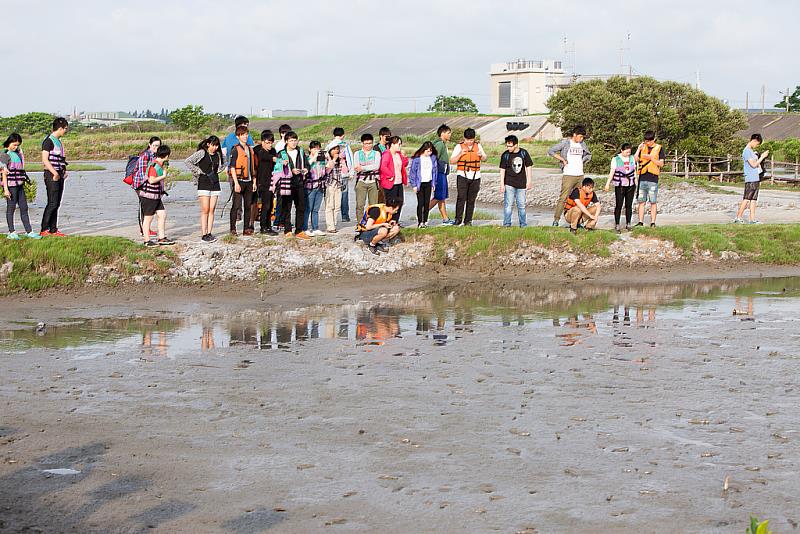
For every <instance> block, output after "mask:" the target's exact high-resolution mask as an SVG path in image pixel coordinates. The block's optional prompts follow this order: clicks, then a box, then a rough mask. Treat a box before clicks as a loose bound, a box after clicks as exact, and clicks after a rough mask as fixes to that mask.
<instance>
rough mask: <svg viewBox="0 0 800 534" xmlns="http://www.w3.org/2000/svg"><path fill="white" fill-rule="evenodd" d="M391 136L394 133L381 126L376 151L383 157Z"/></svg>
mask: <svg viewBox="0 0 800 534" xmlns="http://www.w3.org/2000/svg"><path fill="white" fill-rule="evenodd" d="M391 136H392V131H391V130H390V129H389V128H387V127H386V126H381V129H380V130H378V144H377V145H375V150H377V151H378V152H380V153H381V155H383V153H384V152H386V149H387V148H388V147H389V138H390V137H391ZM395 220H397V219H395Z"/></svg>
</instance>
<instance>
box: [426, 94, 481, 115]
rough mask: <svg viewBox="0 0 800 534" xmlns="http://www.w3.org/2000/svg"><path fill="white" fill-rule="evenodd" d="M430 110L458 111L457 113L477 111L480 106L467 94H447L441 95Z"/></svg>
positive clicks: (442, 111)
mask: <svg viewBox="0 0 800 534" xmlns="http://www.w3.org/2000/svg"><path fill="white" fill-rule="evenodd" d="M428 111H438V112H440V113H446V112H456V113H477V112H478V106H476V105H475V102H473V101H472V99H471V98H467V97H466V96H445V95H439V96H437V97H436V100H435V101H434V102H433V104H432V105H431V106H429V107H428Z"/></svg>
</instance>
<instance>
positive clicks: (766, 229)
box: [633, 224, 800, 265]
mask: <svg viewBox="0 0 800 534" xmlns="http://www.w3.org/2000/svg"><path fill="white" fill-rule="evenodd" d="M633 235H634V236H638V237H641V236H651V237H656V238H659V239H664V240H668V241H672V242H673V243H674V244H675V246H676V247H677V248H679V249H681V250H682V251H683V254H684V256H685V257H686V258H688V259H691V258H693V257H695V256H696V255H697V254H698V253H699V252H702V251H704V250H708V251H710V252H711V253H712V254H714V255H715V256H720V255H721V254H722V253H723V252H725V251H730V252H735V253H737V254H739V255H741V256H744V257H746V258H747V259H749V260H751V261H755V262H759V263H769V264H775V265H798V264H800V224H764V225H749V224H741V225H739V224H736V225H734V224H709V225H702V226H701V225H696V226H661V227H658V228H646V227H645V228H642V227H636V228H634V231H633Z"/></svg>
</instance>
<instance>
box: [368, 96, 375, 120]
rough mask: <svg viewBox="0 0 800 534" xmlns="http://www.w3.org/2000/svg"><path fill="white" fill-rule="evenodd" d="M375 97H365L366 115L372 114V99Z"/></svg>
mask: <svg viewBox="0 0 800 534" xmlns="http://www.w3.org/2000/svg"><path fill="white" fill-rule="evenodd" d="M373 98H375V97H372V96H370V97H367V115H372V99H373Z"/></svg>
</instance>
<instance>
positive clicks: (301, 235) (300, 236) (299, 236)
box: [295, 232, 311, 240]
mask: <svg viewBox="0 0 800 534" xmlns="http://www.w3.org/2000/svg"><path fill="white" fill-rule="evenodd" d="M295 237H296V238H297V239H304V240H309V239H311V238H310V237H309V235H308V234H307V233H305V232H300V233H297V234H295Z"/></svg>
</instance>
